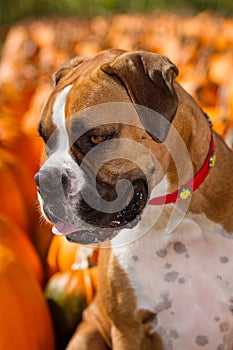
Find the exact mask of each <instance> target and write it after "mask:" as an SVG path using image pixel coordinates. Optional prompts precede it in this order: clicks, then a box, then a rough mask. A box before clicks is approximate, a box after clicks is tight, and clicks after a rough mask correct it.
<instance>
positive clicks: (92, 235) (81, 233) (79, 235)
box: [66, 229, 114, 244]
mask: <svg viewBox="0 0 233 350" xmlns="http://www.w3.org/2000/svg"><path fill="white" fill-rule="evenodd" d="M113 236H114V230H113V229H99V230H78V231H76V232H72V233H70V234H67V235H66V239H67V240H68V241H71V242H76V243H80V244H90V243H101V242H104V241H106V240H108V239H111V238H113Z"/></svg>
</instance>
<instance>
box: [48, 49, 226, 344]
mask: <svg viewBox="0 0 233 350" xmlns="http://www.w3.org/2000/svg"><path fill="white" fill-rule="evenodd" d="M122 54H123V55H126V56H123V57H124V59H125V58H127V59H129V58H130V59H131V58H132V56H133V57H135V56H134V55H135V53H133V54H132V53H131V54H130V55H128V56H127V54H124V52H123V51H118V50H111V51H105V52H103V53H100V54H99V55H97V56H95V57H94V58H93V59H85V60H84V61H83V60H81V62H82V67H81V68H80V65H79V64H80V60H78V59H77V60H76V61H75V60H74V61H73V62H71V64H70V65H69V63H68V65H66V66H65V68H62V69H61V70H60V71H59V72H58V73H57V74H56V75H55V78H54V79H55V82H56V84H57V85H56V88H55V92H54V93H53V94H52V96H51V98H50V100H49V102H48V104H47V105H46V107H45V109H44V111H43V115H42V121H41V128H42V129H44V130H45V131H44V132H47V133H48V131H47V130H48V129H49V130H50V133H52V131H53V129H54V128H53V126H52V125H51V121H50V120H49V116H50V115H51V108H52V104H53V101H54V94H56V93H57V92H59V91H60V90H61V89H63V88H64V87H65V86H66V85H68V84H71V83H72V84H73V86H74V88H72V90H71V92H70V94H69V96H68V100H67V104H66V117H67V118H69V116H70V115H73V114H74V113H76V112H78V111H80V110H81V109H84V108H87V107H89V106H92V105H95V104H98V103H104V102H117V101H120V102H130V101H131V100H132V99H133V98H135V99H136V103H137V102H139V103H142V102H143V101H140V90H141V89H142V88H143V81H145V80H144V79H145V71H143V69H142V67H141V68H140V71H139V74H138V75H136V74H135V75H133V76H132V75H130V73H132V72H130V71H128V69H129V68H128V67H126V66H125V64H124V65H122V64H123V63H122V62H123V59H122V56H121V55H122ZM140 55H141V57H143V58H144V59H145V60H146V57H147V55H148V54H145V53H143V52H140ZM137 57H138V56H137ZM148 57H149V58H150V60H151V61H150V63H148V65H149V68H148V70H149V69H150V64H152V63H151V62H152V61H153V64H156V69H157V70H158V69H160V72H163V79H164V81H165V82H166V84H167V85H169V89H170V90H172V91H173V92H172V94H173V95H174V96H176V97H175V98H174V101H175V100H176V98H177V110H176V113H175V116H174V119H173V115H172V114H171V113H173V112H174V111H173V112H167V111H166V113H168V115H169V119H170V120H172V119H173V121H172V123H173V125H174V127H175V128H176V129H177V131H178V132H179V134H180V136H181V137H182V139H183V140H184V142H185V144H186V147H187V149H188V151H189V153H190V156H191V159H192V164H193V169H189V168H187V166H186V164H185V163H184V164H182V161H183V159H180V162H181V164H182V166H183V169H184V171H183V178H182V181H183V183H184V182H186V181H188V180H189V179H190V176H191V174H192V172H193V171H194V172H197V171H198V170H199V169H200V167H201V166H202V164H203V163H204V161H205V158H206V155H207V153H208V150H209V142H210V128H209V124H208V122H207V120H206V119H205V118H204V116H203V112H202V111H201V109H200V108H199V106H198V105H197V104H196V103H195V101H194V100H193V99H192V97H191V96H190V95H189V94H188V93H187V92H185V91H184V90H183V88H182V87H181V86H180V85H179V84H178V83H177V82H174V85H173V79H174V75H175V73H174V72H176V73H177V70H176V68H173V73H171V72H170V73H169V74H167V75H166V74H165V73H164V71H163V69H164V65H165V66H167V62H168V61H166V60H165V61H164V59H163V58H161V57H160V56H158V57H157V63H154V56H153V57H152V56H151V55H150V54H149V56H148ZM133 61H134V59H133ZM136 65H137V64H136ZM101 67H102V68H103V69H101ZM122 67H123V68H124V70H123V68H122ZM134 68H135V67H134ZM126 71H127V72H128V73H127V74H128V75H127V74H126ZM146 73H148V72H146ZM129 75H130V79H129ZM146 75H147V74H146ZM146 79H148V76H147V78H146ZM159 79H161V76H160V78H159ZM148 84H149V85H148V86H150V87H151V86H152V85H153V84H152V82H151V81H148ZM132 86H133V87H132ZM137 86H139V88H138V89H137V91H136V93H135V87H137ZM173 89H174V90H173ZM126 90H127V91H126ZM129 90H130V91H129ZM76 91H79V94H78V96H77V95H76ZM147 93H148V94H149V95H150V96H149V99H150V98H151V92H150V91H148V90H147ZM163 93H164V92H163V91H162V92H160V93H159V94H158V93H157V95H156V97H158V96H159V98H160V100H161V99H162V97H163ZM132 96H133V97H132ZM135 96H136V97H135ZM147 98H148V96H147ZM168 99H169V98H168ZM144 100H147V99H146V97H144ZM133 102H135V101H133ZM159 102H161V101H159ZM171 103H172V102H171ZM174 103H175V102H174ZM157 104H158V101H157V102H156V103H155V104H153V101H152V103H151V104H150V105H149V107H152V108H158V105H157ZM159 108H160V112H162V111H163V106H162V105H161V106H160V107H159ZM169 108H170V107H169ZM170 109H172V108H170ZM136 118H138V116H136ZM139 123H142V124H143V120H142V119H140V115H139ZM124 136H127V138H129V139H132V140H135V141H137V142H140V143H142V144H143V145H145V146H146V148H147V149H149V150H151V152H152V153H153V154H155V156H156V158H157V159H158V160H159V162H160V163H161V164H162V167H163V170H164V171H165V172H166V173H167V174H168V178H169V181H170V190H171V191H174V190H176V188H177V172H176V168H175V164H174V162H173V161H172V159H171V157H170V155H169V152H168V151H167V149H166V147H165V146H164V144H163V143H158V142H155V140H154V138H153V135H152V136H151V135H149V134H148V133H147V132H145V130H143V129H138V128H135V127H133V126H127V125H124V126H121V137H124ZM165 138H167V139H166V142H167V144H170V145H171V147H172V148H173V150H175V148H176V144H175V143H174V140H173V139H172V136H171V137H170V134H169V132H168V135H165ZM214 145H215V151H216V157H217V161H216V165H215V167H214V168H213V169H212V170H211V172H210V174H209V176H208V178H207V179H206V181H205V182H204V183H203V184H202V185H201V186H200V188H199V189H198V190H197V191H196V192H195V193H194V194H193V196H192V200H191V203H190V207H189V209H190V210H191V211H192V212H194V213H205V214H206V216H207V217H208V218H209V219H210V220H212V221H214V222H216V223H219V224H220V225H221V226H222V227H223V228H224V229H225V230H226V231H227V232H233V220H232V208H233V186H232V174H233V156H232V152H231V150H230V149H228V147H227V146H226V145H225V144H224V142H223V140H222V139H221V138H220V137H219V136H218V135H216V134H214ZM175 152H176V153H177V154H179V149H177V150H175ZM116 170H117V171H118V169H117V167H116V168H114V169H111V166H110V168H109V167H107V168H105V170H104V171H103V174H102V177H103V178H104V176H107V175H108V172H111V171H112V172H114V171H115V172H116ZM159 180H160V179H155V178H153V179H152V186H153V185H155V183H156V182H159ZM98 285H99V290H98V295H97V298H96V300H95V301H94V303H93V304H92V305H91V306H90V307H89V308H88V309H87V310H86V311H85V313H84V321H83V323H82V324H81V325H80V326H79V328H78V331H77V333H76V334H75V336H74V338H73V339H72V340H71V342H70V344H69V346H68V348H67V349H68V350H87V349H95V350H106V349H110V348H112V349H114V350H124V349H125V350H131V349H132V350H150V349H151V350H162V349H163V346H162V344H161V340H160V339H159V337H158V336H157V335H156V334H155V333H153V334H151V333H150V329H151V322H152V320H153V319H154V318H155V317H156V315H154V314H151V313H150V312H149V311H146V310H137V307H136V297H135V293H134V291H133V290H132V288H131V286H130V285H129V281H128V278H127V276H126V275H125V273H124V271H123V270H122V269H121V268H120V266H119V265H118V263H117V261H116V260H115V257H114V255H113V254H112V251H111V250H110V249H102V250H101V253H100V261H99V281H98Z"/></svg>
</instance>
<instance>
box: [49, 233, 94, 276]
mask: <svg viewBox="0 0 233 350" xmlns="http://www.w3.org/2000/svg"><path fill="white" fill-rule="evenodd" d="M97 260H98V250H97V249H93V248H91V247H87V246H83V245H80V244H77V243H72V242H69V241H67V239H66V238H65V237H64V236H53V239H52V242H51V245H50V247H49V251H48V257H47V264H48V271H49V275H52V274H54V273H55V272H58V271H66V270H68V269H70V268H71V267H72V265H73V264H74V265H76V267H78V268H83V267H85V268H87V267H90V266H93V265H96V264H97Z"/></svg>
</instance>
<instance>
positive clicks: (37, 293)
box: [0, 244, 55, 350]
mask: <svg viewBox="0 0 233 350" xmlns="http://www.w3.org/2000/svg"><path fill="white" fill-rule="evenodd" d="M0 281H1V288H0V315H1V322H0V349H17V350H32V349H33V350H42V349H46V350H54V349H55V346H54V343H55V342H54V330H53V325H52V321H51V316H50V314H49V309H48V306H47V304H46V302H45V299H44V296H43V293H42V290H41V288H40V286H39V284H38V283H37V281H36V279H35V278H34V276H33V275H32V274H31V273H30V272H29V271H28V269H27V268H26V267H25V266H24V265H23V264H22V263H21V261H20V260H19V259H18V258H17V257H16V255H15V254H14V253H13V252H12V251H11V250H9V249H7V248H6V247H4V246H3V245H1V244H0Z"/></svg>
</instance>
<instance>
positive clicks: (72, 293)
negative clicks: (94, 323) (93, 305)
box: [45, 267, 97, 350]
mask: <svg viewBox="0 0 233 350" xmlns="http://www.w3.org/2000/svg"><path fill="white" fill-rule="evenodd" d="M96 290H97V267H91V268H88V269H83V270H68V271H65V272H57V273H55V274H54V275H53V276H52V277H51V278H50V279H49V281H48V283H47V285H46V288H45V297H46V299H47V302H48V304H49V307H50V312H51V315H52V318H53V323H54V327H55V334H56V340H57V342H56V343H57V347H58V348H57V350H58V349H64V348H65V346H66V344H67V343H68V341H69V340H70V338H71V336H72V334H73V333H74V331H75V329H76V327H77V325H78V323H79V322H80V321H81V317H82V312H83V310H84V309H85V307H86V306H87V305H88V304H89V303H90V302H91V301H92V299H93V298H94V295H95V293H96Z"/></svg>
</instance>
